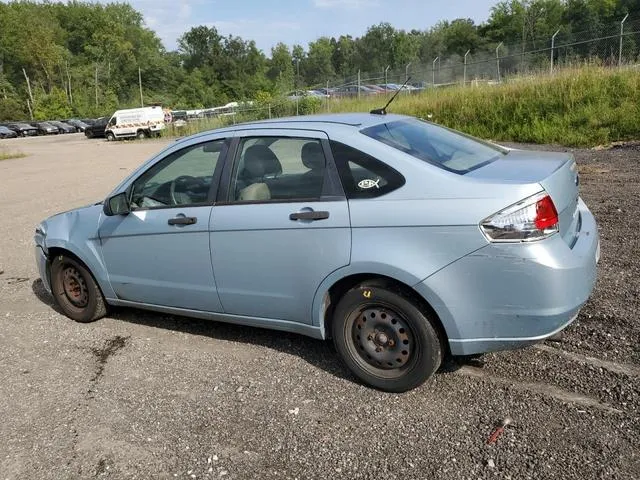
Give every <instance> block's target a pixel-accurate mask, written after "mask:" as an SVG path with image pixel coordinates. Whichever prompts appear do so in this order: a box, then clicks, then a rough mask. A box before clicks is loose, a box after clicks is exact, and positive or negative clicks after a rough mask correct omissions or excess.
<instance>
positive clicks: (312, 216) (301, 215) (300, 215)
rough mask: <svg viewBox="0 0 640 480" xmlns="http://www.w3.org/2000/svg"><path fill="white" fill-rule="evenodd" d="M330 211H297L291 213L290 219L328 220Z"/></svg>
mask: <svg viewBox="0 0 640 480" xmlns="http://www.w3.org/2000/svg"><path fill="white" fill-rule="evenodd" d="M327 218H329V212H314V211H311V212H295V213H292V214H291V215H289V220H294V221H295V220H312V221H313V220H326V219H327Z"/></svg>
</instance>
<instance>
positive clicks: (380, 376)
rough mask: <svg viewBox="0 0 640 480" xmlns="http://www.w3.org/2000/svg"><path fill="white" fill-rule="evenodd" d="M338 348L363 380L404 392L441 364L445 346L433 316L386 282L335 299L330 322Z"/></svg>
mask: <svg viewBox="0 0 640 480" xmlns="http://www.w3.org/2000/svg"><path fill="white" fill-rule="evenodd" d="M332 333H333V340H334V344H335V346H336V349H337V351H338V353H339V355H340V357H341V358H342V360H343V361H344V363H345V364H346V365H347V366H348V367H349V369H350V370H351V371H352V372H353V373H354V374H355V375H356V376H357V377H358V378H359V379H360V380H362V381H363V382H364V383H366V384H368V385H370V386H372V387H375V388H378V389H380V390H385V391H388V392H405V391H407V390H411V389H413V388H415V387H418V386H419V385H421V384H422V383H424V382H425V381H426V380H427V379H428V378H429V377H430V376H431V375H433V374H434V373H435V372H436V370H437V369H438V368H439V367H440V363H441V361H442V352H443V347H442V345H441V341H440V338H439V336H438V333H437V331H436V329H435V328H434V326H433V324H432V319H430V318H429V315H427V314H426V312H423V311H422V310H421V309H420V308H418V307H417V306H416V304H415V303H414V302H412V301H411V300H410V299H408V298H407V297H405V296H404V295H403V294H402V293H401V292H399V291H396V290H395V289H393V288H392V287H390V286H385V285H384V284H379V283H377V282H376V283H371V284H368V283H364V284H361V285H358V286H357V287H355V288H353V289H352V290H350V291H348V292H347V293H346V294H345V295H344V296H343V297H342V298H341V299H340V301H339V302H338V305H337V306H336V310H335V313H334V316H333V322H332Z"/></svg>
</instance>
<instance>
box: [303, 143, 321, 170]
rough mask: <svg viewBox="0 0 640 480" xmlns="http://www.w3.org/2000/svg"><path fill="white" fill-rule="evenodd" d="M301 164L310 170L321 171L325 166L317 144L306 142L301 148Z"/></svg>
mask: <svg viewBox="0 0 640 480" xmlns="http://www.w3.org/2000/svg"><path fill="white" fill-rule="evenodd" d="M301 156H302V163H303V164H304V166H305V167H307V168H309V169H311V170H322V169H323V168H324V165H325V161H324V153H323V152H322V147H321V146H320V144H319V143H318V142H308V143H305V144H304V145H303V147H302V152H301Z"/></svg>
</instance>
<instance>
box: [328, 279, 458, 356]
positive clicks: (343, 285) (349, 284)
mask: <svg viewBox="0 0 640 480" xmlns="http://www.w3.org/2000/svg"><path fill="white" fill-rule="evenodd" d="M372 280H378V281H382V282H384V284H385V286H386V287H388V288H391V289H392V290H396V291H397V292H399V293H401V294H402V295H403V296H404V297H407V298H408V299H410V300H411V301H412V302H414V303H415V305H416V306H417V307H418V308H420V310H422V311H423V312H426V313H428V314H429V317H430V318H432V319H433V320H434V327H435V329H436V331H437V332H438V335H439V336H440V340H441V341H442V348H443V349H444V352H445V353H447V354H448V352H449V342H448V341H447V333H446V331H445V329H444V326H443V325H442V321H441V320H440V317H439V316H438V314H437V313H436V311H435V310H434V309H433V307H432V306H431V305H429V302H427V301H426V300H425V299H424V298H422V296H421V295H420V294H419V293H418V292H416V291H415V290H414V289H413V288H411V287H410V286H409V285H407V284H406V283H403V282H400V281H398V280H396V279H394V278H391V277H387V276H384V275H376V274H369V273H361V274H356V275H350V276H348V277H345V278H343V279H341V280H339V281H338V282H336V283H335V284H333V286H332V287H331V288H330V289H329V302H328V304H327V307H326V309H325V312H324V328H325V330H324V331H325V333H326V336H327V338H330V337H331V322H332V321H333V312H334V310H335V307H336V305H337V304H338V302H339V301H340V299H341V298H342V296H343V295H344V294H345V293H347V292H348V291H349V290H351V289H352V288H353V287H355V286H356V285H359V284H361V283H362V282H368V281H372Z"/></svg>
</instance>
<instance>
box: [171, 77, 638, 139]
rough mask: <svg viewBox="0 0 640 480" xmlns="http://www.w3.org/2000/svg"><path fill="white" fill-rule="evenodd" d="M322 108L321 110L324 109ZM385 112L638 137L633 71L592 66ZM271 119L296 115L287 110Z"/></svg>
mask: <svg viewBox="0 0 640 480" xmlns="http://www.w3.org/2000/svg"><path fill="white" fill-rule="evenodd" d="M386 98H387V97H382V96H376V97H366V98H361V99H331V100H330V101H329V105H328V106H327V105H326V103H320V102H317V103H315V104H310V105H305V108H304V112H301V113H321V112H326V111H330V112H368V111H370V110H372V109H373V108H380V107H382V106H384V103H386ZM327 107H328V108H327ZM389 111H390V112H393V113H401V114H406V115H412V116H416V117H421V118H431V119H432V120H433V121H434V122H437V123H440V124H442V125H446V126H448V127H451V128H455V129H458V130H461V131H463V132H467V133H469V134H471V135H475V136H477V137H481V138H486V139H491V140H495V141H513V142H529V143H551V144H559V145H566V146H580V147H590V146H596V145H602V144H607V143H610V142H614V141H621V140H631V139H639V138H640V70H638V69H606V68H599V67H593V66H585V67H582V68H575V69H566V70H562V71H560V72H557V73H556V74H554V75H540V76H535V77H515V78H512V79H509V80H507V81H505V82H503V83H501V84H496V85H488V84H481V85H478V86H473V85H467V86H466V87H465V86H462V85H459V86H451V87H446V88H436V89H429V90H426V91H424V92H423V93H420V94H414V95H408V94H400V95H399V96H398V98H396V100H395V102H394V103H393V104H392V105H391V107H390V108H389ZM266 112H267V110H266V109H265V108H262V109H259V110H255V111H253V112H252V111H248V112H244V113H239V114H238V115H236V117H235V119H234V118H232V117H221V118H219V119H207V120H201V121H196V122H190V123H189V124H188V125H187V126H186V127H183V128H181V129H171V128H170V129H168V131H167V134H168V135H173V136H176V135H188V134H191V133H196V132H198V131H202V130H208V129H213V128H218V127H220V126H224V125H228V124H230V123H234V122H235V123H239V122H242V121H251V120H258V119H263V118H266ZM271 113H272V114H273V116H284V115H292V114H295V108H293V109H292V105H289V106H286V105H280V106H279V108H278V109H272V110H271Z"/></svg>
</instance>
